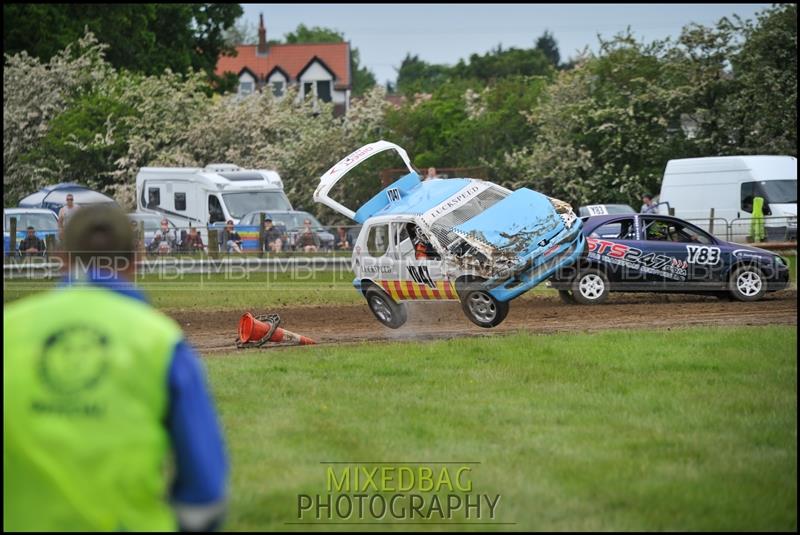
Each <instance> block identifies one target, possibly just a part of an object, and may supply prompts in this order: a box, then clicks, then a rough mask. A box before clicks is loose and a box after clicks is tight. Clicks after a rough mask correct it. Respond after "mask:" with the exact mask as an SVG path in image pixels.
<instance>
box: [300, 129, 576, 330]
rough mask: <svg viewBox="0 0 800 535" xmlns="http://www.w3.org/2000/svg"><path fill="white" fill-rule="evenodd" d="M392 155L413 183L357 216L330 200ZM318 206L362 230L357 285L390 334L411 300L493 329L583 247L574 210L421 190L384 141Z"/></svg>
mask: <svg viewBox="0 0 800 535" xmlns="http://www.w3.org/2000/svg"><path fill="white" fill-rule="evenodd" d="M387 150H394V151H396V152H397V153H398V154H399V155H400V157H401V158H402V160H403V162H404V164H405V166H406V167H407V168H408V171H409V172H408V174H406V175H405V176H403V177H401V178H399V179H398V180H396V181H395V182H393V183H392V184H390V185H388V186H386V187H385V188H383V189H382V190H381V191H380V192H379V193H377V194H376V195H375V196H374V197H372V198H371V199H370V200H369V201H367V202H366V203H364V204H363V205H362V206H360V207H358V208H357V209H356V210H351V209H350V208H347V207H346V206H344V205H342V204H341V203H339V202H338V201H336V200H334V199H332V198H331V197H329V196H328V194H329V192H330V191H331V188H333V186H334V185H335V184H336V183H337V182H339V180H341V178H342V177H343V176H344V175H345V174H347V173H348V172H349V171H351V170H352V169H353V168H355V167H356V166H358V165H359V164H361V163H362V162H364V161H365V160H367V159H368V158H370V157H372V156H375V155H376V154H379V153H381V152H383V151H387ZM314 200H315V201H316V202H319V203H322V204H324V205H326V206H328V207H330V208H332V209H334V210H336V211H337V212H339V213H341V214H344V215H346V216H347V217H349V218H351V219H353V220H354V221H356V222H357V223H359V224H361V225H362V227H361V231H360V233H359V235H358V238H357V240H356V242H355V244H354V247H353V259H352V267H353V272H354V273H355V280H354V281H353V284H354V286H355V287H356V289H357V290H358V291H360V292H361V293H362V295H363V296H364V297H365V298H366V300H367V303H368V304H369V307H370V310H372V313H373V314H374V315H375V317H376V318H377V319H378V321H380V322H381V323H383V324H384V325H386V326H388V327H391V328H398V327H400V326H402V325H403V324H404V323H405V321H406V318H407V313H406V308H405V304H404V302H405V301H411V300H459V301H460V302H461V306H462V309H463V311H464V313H465V314H466V316H467V317H468V318H469V319H470V320H471V321H472V322H473V323H475V324H477V325H479V326H481V327H486V328H488V327H494V326H496V325H498V324H500V322H502V321H503V319H505V317H506V315H507V314H508V304H509V301H511V300H512V299H514V298H515V297H518V296H520V295H521V294H523V293H524V292H526V291H528V290H530V289H531V288H533V287H534V286H536V285H537V284H539V283H540V282H542V281H544V280H546V279H547V278H548V277H549V276H550V275H551V274H552V273H554V272H555V271H556V270H557V269H559V268H562V267H564V266H566V265H569V264H571V263H573V262H575V260H576V259H577V258H578V257H579V256H580V255H581V253H582V252H583V249H584V246H585V239H584V237H583V235H582V233H581V231H580V229H581V222H580V220H579V219H578V218H577V217H576V216H575V214H574V213H573V211H572V209H571V207H570V206H569V205H568V204H567V203H564V202H562V201H559V200H557V199H552V198H550V197H548V196H546V195H543V194H541V193H538V192H535V191H532V190H530V189H527V188H521V189H518V190H516V191H511V190H508V189H506V188H504V187H501V186H499V185H497V184H493V183H492V182H487V181H484V180H477V179H471V178H449V179H430V180H425V181H422V180H421V178H420V176H419V175H418V174H417V172H416V171H415V170H414V168H413V167H412V166H411V162H410V160H409V157H408V155H407V154H406V151H405V150H404V149H402V148H401V147H399V146H397V145H395V144H394V143H390V142H388V141H383V140H381V141H377V142H375V143H371V144H369V145H365V146H363V147H361V148H360V149H358V150H356V151H354V152H353V153H352V154H350V155H349V156H347V157H346V158H344V159H343V160H341V161H340V162H339V163H337V164H336V165H334V166H333V167H331V168H330V169H329V170H328V171H327V172H326V173H325V174H324V175H323V176H322V177H321V178H320V183H319V186H318V187H317V189H316V191H315V192H314Z"/></svg>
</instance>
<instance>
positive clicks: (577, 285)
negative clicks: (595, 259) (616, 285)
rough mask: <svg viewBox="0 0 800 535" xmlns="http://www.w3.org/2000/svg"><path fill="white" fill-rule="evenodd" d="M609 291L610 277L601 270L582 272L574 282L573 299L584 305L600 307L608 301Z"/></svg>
mask: <svg viewBox="0 0 800 535" xmlns="http://www.w3.org/2000/svg"><path fill="white" fill-rule="evenodd" d="M609 291H610V286H609V283H608V277H606V274H605V273H603V272H602V271H600V270H599V269H587V270H586V271H581V272H580V273H578V276H577V277H575V280H574V281H573V282H572V298H573V299H575V301H576V302H578V303H580V304H582V305H599V304H600V303H602V302H603V301H605V300H606V299H608V294H609Z"/></svg>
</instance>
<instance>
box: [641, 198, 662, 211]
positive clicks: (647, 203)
mask: <svg viewBox="0 0 800 535" xmlns="http://www.w3.org/2000/svg"><path fill="white" fill-rule="evenodd" d="M642 202H643V203H644V204H642V208H641V210H639V212H641V213H643V214H657V213H658V205H657V204H656V203H655V202H653V196H652V195H649V194H647V195H642Z"/></svg>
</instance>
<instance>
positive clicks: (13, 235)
mask: <svg viewBox="0 0 800 535" xmlns="http://www.w3.org/2000/svg"><path fill="white" fill-rule="evenodd" d="M16 252H17V218H16V217H12V218H11V222H10V223H9V228H8V256H9V257H11V258H13V257H14V254H15V253H16Z"/></svg>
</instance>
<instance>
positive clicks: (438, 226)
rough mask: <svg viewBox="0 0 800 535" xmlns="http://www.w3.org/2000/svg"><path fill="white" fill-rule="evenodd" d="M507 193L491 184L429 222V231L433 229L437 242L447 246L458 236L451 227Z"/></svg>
mask: <svg viewBox="0 0 800 535" xmlns="http://www.w3.org/2000/svg"><path fill="white" fill-rule="evenodd" d="M508 195H509V194H508V193H507V192H505V191H504V190H502V189H500V188H499V187H497V186H494V185H492V186H490V187H489V188H487V189H485V190H484V191H482V192H480V193H479V194H477V195H476V196H475V197H474V198H473V199H472V200H470V201H469V202H466V203H464V205H463V206H460V207H458V208H456V209H455V210H453V211H451V212H448V213H446V214H445V215H443V216H442V217H440V218H439V219H437V220H436V221H434V222H433V224H431V231H433V233H434V235H435V236H436V239H437V240H439V244H440V245H441V246H442V247H444V248H448V247H449V246H450V244H452V243H453V242H454V241H455V240H456V239H457V238H458V235H457V234H456V233H455V232H453V231H452V229H453V227H456V226H458V225H461V224H463V223H466V222H467V221H469V220H470V219H472V218H473V217H475V216H477V215H478V214H480V213H482V212H484V211H486V210H488V209H489V208H490V207H492V206H494V204H495V203H497V202H499V201H501V200H503V199H505V198H506V197H507V196H508Z"/></svg>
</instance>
